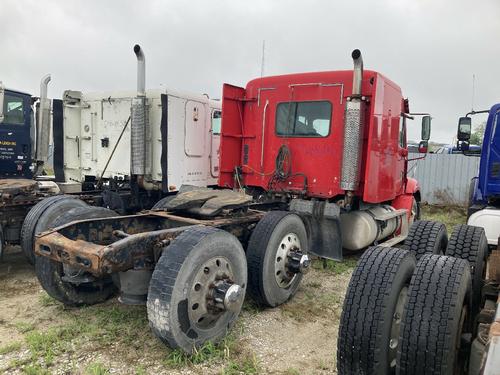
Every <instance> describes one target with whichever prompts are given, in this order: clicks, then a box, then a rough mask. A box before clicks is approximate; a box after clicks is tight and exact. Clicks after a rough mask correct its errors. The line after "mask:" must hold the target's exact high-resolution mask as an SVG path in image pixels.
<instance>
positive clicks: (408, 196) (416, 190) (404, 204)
mask: <svg viewBox="0 0 500 375" xmlns="http://www.w3.org/2000/svg"><path fill="white" fill-rule="evenodd" d="M413 199H416V200H417V201H418V202H420V187H419V186H418V181H417V180H415V179H414V178H408V181H407V182H406V186H405V192H404V194H401V195H398V196H397V197H396V198H395V199H394V200H393V201H392V204H391V205H392V207H394V208H395V209H397V210H399V209H401V208H404V209H405V210H406V211H407V212H408V215H407V217H408V220H409V219H410V215H411V208H412V206H413Z"/></svg>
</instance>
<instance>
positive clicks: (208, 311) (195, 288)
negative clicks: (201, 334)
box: [187, 256, 244, 329]
mask: <svg viewBox="0 0 500 375" xmlns="http://www.w3.org/2000/svg"><path fill="white" fill-rule="evenodd" d="M220 280H230V281H234V273H233V267H232V266H231V262H230V261H229V259H227V258H226V257H221V256H218V257H214V258H211V259H209V260H207V261H205V262H204V263H203V264H202V265H201V266H200V268H199V270H198V272H197V273H196V275H195V277H194V279H193V282H192V284H191V285H190V286H189V294H188V299H187V300H188V317H189V320H190V321H191V323H192V324H193V325H194V326H195V327H196V328H198V329H210V328H212V327H213V326H214V325H215V324H216V323H217V321H218V320H219V318H220V317H221V316H222V315H223V314H224V313H225V312H226V311H224V310H218V309H217V308H215V306H213V305H211V303H210V299H211V298H210V296H211V291H212V289H213V287H214V285H215V284H216V282H218V281H220ZM243 287H244V285H243Z"/></svg>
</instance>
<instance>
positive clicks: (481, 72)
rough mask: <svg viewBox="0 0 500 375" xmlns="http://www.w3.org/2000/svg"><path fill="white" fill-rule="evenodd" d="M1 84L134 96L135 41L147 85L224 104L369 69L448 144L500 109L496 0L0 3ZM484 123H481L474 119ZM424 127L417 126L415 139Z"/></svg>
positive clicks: (53, 93)
mask: <svg viewBox="0 0 500 375" xmlns="http://www.w3.org/2000/svg"><path fill="white" fill-rule="evenodd" d="M0 35H1V37H0V51H1V52H0V56H1V59H0V80H1V81H3V82H4V84H5V85H6V86H8V87H12V88H17V89H21V90H24V91H28V92H30V93H32V94H34V95H38V91H39V82H40V78H41V77H42V76H43V75H44V74H45V73H51V74H52V82H51V84H50V87H49V96H50V97H55V98H60V97H61V94H62V92H63V91H64V90H65V89H75V90H82V91H98V90H117V89H135V87H136V86H135V85H136V75H135V74H136V73H135V72H136V71H135V68H136V65H135V64H136V62H135V56H134V55H133V52H132V47H133V45H134V44H135V43H139V44H140V45H141V46H142V47H143V49H144V51H145V54H146V63H147V73H146V75H147V78H146V84H147V87H149V88H159V87H160V85H164V86H167V87H171V88H176V89H183V90H188V91H192V92H196V93H208V94H209V95H210V97H215V98H219V97H220V96H221V89H222V84H223V83H224V82H228V83H232V84H236V85H242V86H244V85H245V84H246V82H247V81H249V80H251V79H252V78H255V77H258V76H260V73H261V56H262V41H263V40H265V45H266V53H265V68H264V75H275V74H283V73H292V72H306V71H319V70H336V69H351V67H352V62H351V58H350V53H351V51H352V50H353V49H354V48H359V49H361V51H362V53H363V59H364V65H365V68H366V69H372V70H377V71H380V72H381V73H383V74H385V75H387V76H388V77H389V78H391V79H392V80H393V81H395V82H396V83H397V84H399V85H400V86H401V87H402V89H403V94H404V95H405V96H406V97H408V98H409V99H410V103H411V104H410V108H411V110H412V111H419V112H421V111H426V112H431V113H432V114H433V116H434V120H433V130H432V131H433V132H432V140H435V141H441V142H451V140H452V138H453V136H454V134H455V132H456V123H457V119H458V117H459V116H460V115H463V114H465V112H467V111H469V110H470V109H471V105H472V75H473V74H475V76H476V84H475V87H476V89H475V98H474V109H476V110H478V109H484V108H489V107H490V106H491V105H492V104H493V103H496V102H500V64H499V62H500V42H499V41H500V1H499V0H476V1H472V0H470V1H463V0H377V1H375V0H371V1H368V0H367V1H361V0H357V1H333V0H329V1H328V0H324V1H319V0H313V1H311V0H308V1H305V0H303V1H291V0H280V1H273V0H246V1H238V0H228V1H215V0H214V1H208V0H205V1H194V0H190V1H166V0H164V1H159V0H157V1H147V0H142V1H124V0H120V1H91V0H85V1H63V0H61V1H36V0H33V1H24V0H1V1H0ZM482 120H484V117H482V118H479V117H478V118H477V119H475V122H476V123H479V122H480V121H482ZM419 130H420V123H418V122H410V133H409V138H411V139H415V140H417V139H418V138H419Z"/></svg>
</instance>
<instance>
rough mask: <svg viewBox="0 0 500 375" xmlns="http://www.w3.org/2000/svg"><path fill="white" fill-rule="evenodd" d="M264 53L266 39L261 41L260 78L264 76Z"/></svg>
mask: <svg viewBox="0 0 500 375" xmlns="http://www.w3.org/2000/svg"><path fill="white" fill-rule="evenodd" d="M265 55H266V40H265V39H264V40H263V41H262V61H261V64H260V78H262V77H263V76H264V59H265Z"/></svg>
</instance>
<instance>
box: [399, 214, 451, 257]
mask: <svg viewBox="0 0 500 375" xmlns="http://www.w3.org/2000/svg"><path fill="white" fill-rule="evenodd" d="M447 244H448V233H447V231H446V226H445V225H444V224H443V223H440V222H437V221H429V220H419V221H415V222H414V223H413V224H412V226H411V227H410V229H409V230H408V236H407V237H406V239H405V242H404V245H403V248H405V249H407V250H410V251H412V252H413V253H414V254H415V257H416V258H417V260H418V259H420V258H421V257H422V256H423V255H425V254H437V253H436V250H439V251H441V252H444V250H445V249H446V245H447Z"/></svg>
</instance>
